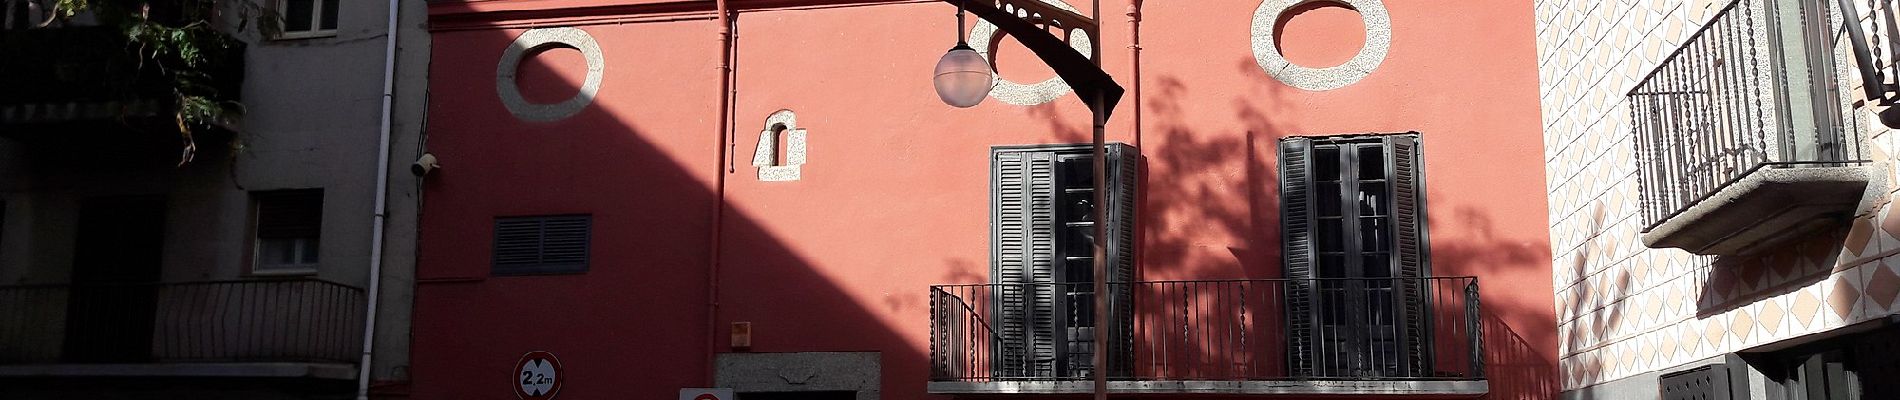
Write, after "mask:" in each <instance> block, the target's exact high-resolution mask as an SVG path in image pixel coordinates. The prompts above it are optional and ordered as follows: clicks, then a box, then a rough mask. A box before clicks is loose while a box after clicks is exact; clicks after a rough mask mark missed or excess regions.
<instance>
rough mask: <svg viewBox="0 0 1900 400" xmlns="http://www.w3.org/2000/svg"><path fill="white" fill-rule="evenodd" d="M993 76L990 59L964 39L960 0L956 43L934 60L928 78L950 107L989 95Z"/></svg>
mask: <svg viewBox="0 0 1900 400" xmlns="http://www.w3.org/2000/svg"><path fill="white" fill-rule="evenodd" d="M994 79H995V75H992V74H991V73H990V62H989V60H986V59H984V58H983V54H982V53H977V52H976V49H972V48H970V44H969V43H965V42H964V41H963V5H962V4H961V3H959V4H957V45H956V47H951V48H950V52H949V53H945V54H944V55H943V58H941V59H938V60H937V71H936V75H935V77H934V78H931V83H933V84H935V85H936V86H937V98H939V99H943V102H944V104H949V105H950V106H951V107H956V108H970V107H975V106H976V105H977V104H978V103H982V102H983V99H984V98H986V97H990V88H991V87H992V85H993V84H994V83H995V81H994Z"/></svg>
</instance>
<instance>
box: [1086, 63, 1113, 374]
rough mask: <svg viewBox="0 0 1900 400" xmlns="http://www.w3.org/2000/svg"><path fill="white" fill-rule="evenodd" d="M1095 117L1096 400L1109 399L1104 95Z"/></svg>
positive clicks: (1097, 101)
mask: <svg viewBox="0 0 1900 400" xmlns="http://www.w3.org/2000/svg"><path fill="white" fill-rule="evenodd" d="M1089 101H1090V102H1091V103H1092V104H1091V107H1089V108H1090V109H1091V110H1092V111H1091V114H1094V120H1095V121H1094V125H1095V129H1094V130H1095V132H1094V133H1095V139H1094V152H1095V157H1094V164H1095V179H1094V181H1095V182H1094V185H1095V190H1094V193H1095V200H1094V204H1093V207H1092V208H1093V210H1092V214H1094V215H1092V216H1091V218H1092V219H1094V220H1095V240H1094V242H1095V257H1094V261H1095V318H1094V319H1095V321H1094V326H1095V400H1106V399H1108V329H1107V328H1108V324H1107V320H1108V276H1109V275H1108V201H1107V199H1108V185H1107V184H1106V183H1107V182H1108V149H1107V146H1108V145H1107V144H1106V141H1107V136H1108V135H1107V134H1106V133H1105V129H1104V126H1105V125H1107V123H1108V118H1107V114H1108V110H1104V109H1103V102H1102V92H1100V91H1097V92H1095V96H1093V98H1091V99H1090V100H1089Z"/></svg>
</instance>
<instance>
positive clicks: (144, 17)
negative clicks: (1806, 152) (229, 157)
mask: <svg viewBox="0 0 1900 400" xmlns="http://www.w3.org/2000/svg"><path fill="white" fill-rule="evenodd" d="M29 1H36V2H37V3H36V4H37V6H38V7H37V8H38V9H39V10H44V12H45V13H46V14H47V15H46V16H45V17H44V18H42V20H43V21H44V22H42V23H41V24H39V26H38V27H41V28H45V27H49V26H52V25H55V24H59V25H65V24H70V23H72V22H73V21H75V19H77V18H81V17H84V16H89V17H90V18H92V20H93V21H96V22H97V23H98V24H99V25H102V26H106V27H112V28H116V29H117V31H118V32H120V33H121V35H119V37H118V39H120V40H122V43H120V44H122V46H119V48H118V49H101V50H102V51H122V52H129V53H130V54H131V55H133V56H134V57H135V58H136V60H137V65H136V72H137V73H138V75H140V76H145V75H146V74H151V75H152V76H156V77H158V79H159V80H161V81H162V83H163V84H164V85H165V86H168V88H169V91H170V93H169V97H170V100H171V103H172V108H171V109H170V110H169V111H170V113H171V115H170V119H171V120H172V122H173V123H172V124H169V125H174V126H175V128H176V129H177V133H178V135H179V137H180V139H181V141H182V149H181V151H180V154H179V160H178V165H179V166H183V165H185V164H186V163H189V162H191V160H192V158H193V157H194V156H195V155H196V154H197V148H198V147H197V141H196V140H195V139H194V134H196V133H202V132H205V131H207V130H210V129H215V128H216V127H219V126H228V125H229V124H231V123H232V122H234V121H235V119H236V118H238V117H240V116H242V115H243V113H244V106H243V104H242V103H240V102H239V101H237V93H229V92H228V91H227V90H220V87H231V88H235V87H236V86H235V85H229V86H225V85H220V82H226V81H232V80H237V79H242V73H243V72H242V70H241V68H238V69H234V68H231V67H230V65H227V64H226V63H230V62H234V60H230V59H229V58H234V57H241V55H236V54H239V53H237V52H236V49H238V48H241V47H243V43H242V42H240V41H239V40H237V38H235V37H233V36H232V35H231V33H232V32H242V31H245V30H249V29H255V30H257V31H258V33H260V34H261V35H263V36H270V35H275V34H276V33H277V32H279V31H281V24H280V23H279V22H278V18H277V16H276V14H275V13H274V12H272V11H271V10H270V9H267V8H264V7H262V6H260V5H258V4H256V3H253V2H251V1H245V0H165V1H158V2H156V4H154V3H155V2H153V1H140V0H29ZM227 16H228V17H229V18H231V19H225V18H221V17H227ZM227 21H229V22H232V23H233V24H226V23H225V22H227ZM227 56H230V57H227ZM232 91H235V90H232ZM148 95H149V94H148Z"/></svg>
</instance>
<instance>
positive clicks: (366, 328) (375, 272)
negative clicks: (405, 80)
mask: <svg viewBox="0 0 1900 400" xmlns="http://www.w3.org/2000/svg"><path fill="white" fill-rule="evenodd" d="M398 5H399V2H398V0H389V35H388V36H387V37H386V39H388V42H389V44H388V45H387V46H384V48H383V120H382V123H381V125H380V126H379V127H380V132H378V135H379V138H378V139H379V140H377V148H376V215H375V222H374V223H373V225H372V228H371V231H370V237H371V238H372V239H373V240H374V241H372V242H370V247H369V289H368V292H369V301H368V303H369V304H368V306H367V307H366V311H364V313H363V359H362V360H361V361H359V362H357V365H356V369H357V372H356V399H357V400H367V399H369V376H370V355H371V354H374V353H375V348H376V300H377V299H378V298H379V297H381V296H379V295H380V294H382V283H383V221H384V220H385V219H388V217H389V215H388V214H389V128H390V122H389V114H390V103H391V102H393V101H394V100H395V94H396V28H397V25H396V16H397V7H398Z"/></svg>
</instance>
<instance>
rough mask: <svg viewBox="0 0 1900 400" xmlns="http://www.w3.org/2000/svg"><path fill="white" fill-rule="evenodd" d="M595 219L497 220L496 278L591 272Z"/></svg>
mask: <svg viewBox="0 0 1900 400" xmlns="http://www.w3.org/2000/svg"><path fill="white" fill-rule="evenodd" d="M592 227H593V218H592V217H590V216H586V215H563V216H540V217H509V218H497V219H495V244H494V246H495V248H494V259H493V260H494V265H493V273H494V274H495V275H537V274H561V273H579V272H586V271H587V255H588V247H589V245H590V243H591V242H592V233H591V230H592Z"/></svg>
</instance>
